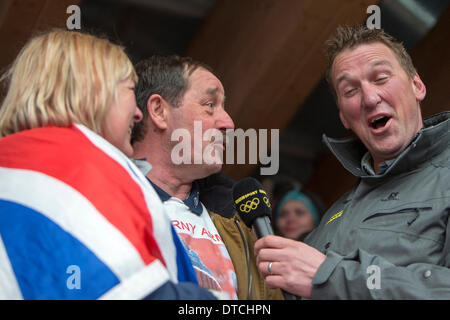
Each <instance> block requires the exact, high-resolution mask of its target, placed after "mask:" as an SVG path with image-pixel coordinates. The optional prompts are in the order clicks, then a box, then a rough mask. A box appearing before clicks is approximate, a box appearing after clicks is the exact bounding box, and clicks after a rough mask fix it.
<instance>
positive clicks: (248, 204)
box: [233, 178, 297, 300]
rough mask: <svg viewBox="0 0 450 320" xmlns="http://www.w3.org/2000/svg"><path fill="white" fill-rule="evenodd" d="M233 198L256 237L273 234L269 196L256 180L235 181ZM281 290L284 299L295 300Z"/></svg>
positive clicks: (237, 208) (291, 295)
mask: <svg viewBox="0 0 450 320" xmlns="http://www.w3.org/2000/svg"><path fill="white" fill-rule="evenodd" d="M233 200H234V205H235V208H236V210H237V212H238V213H239V215H240V216H241V219H242V220H243V221H244V223H245V224H246V225H247V227H249V228H252V227H253V230H255V234H256V237H257V238H258V239H260V238H262V237H265V236H268V235H272V234H273V229H272V224H271V223H270V217H271V215H272V209H271V207H270V201H269V196H268V195H267V193H266V192H265V191H264V189H263V187H262V185H261V183H260V182H259V181H258V180H256V179H254V178H245V179H242V180H241V181H239V182H236V183H235V184H234V186H233ZM282 292H283V296H284V298H285V299H286V300H297V298H296V296H295V295H293V294H290V293H287V292H285V291H284V290H282Z"/></svg>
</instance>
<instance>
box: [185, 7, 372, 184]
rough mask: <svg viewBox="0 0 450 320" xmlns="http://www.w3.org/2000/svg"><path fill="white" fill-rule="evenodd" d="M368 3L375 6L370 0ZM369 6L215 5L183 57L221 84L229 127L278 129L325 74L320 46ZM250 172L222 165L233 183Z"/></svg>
mask: <svg viewBox="0 0 450 320" xmlns="http://www.w3.org/2000/svg"><path fill="white" fill-rule="evenodd" d="M375 3H376V1H375ZM371 4H374V1H373V0H370V1H368V0H364V1H360V0H351V1H339V0H324V1H315V0H302V1H298V0H284V1H272V0H248V1H228V0H218V1H217V3H216V5H215V7H214V8H213V9H212V12H211V14H210V16H209V17H208V18H207V20H206V22H205V24H204V25H203V26H202V28H201V30H200V31H199V33H198V34H197V35H196V37H195V38H194V40H193V41H192V43H191V45H190V46H189V49H188V50H187V54H188V55H190V56H193V57H194V58H197V59H199V60H201V61H203V62H206V63H207V64H209V65H211V66H212V67H213V69H214V70H215V71H216V73H217V74H218V76H219V77H220V79H221V80H222V82H223V84H224V86H225V90H226V95H227V108H228V110H229V113H230V115H231V116H232V118H233V119H234V121H235V124H236V127H239V128H243V129H244V130H245V129H247V128H255V129H259V128H269V129H270V128H277V129H283V128H284V127H285V126H286V125H287V123H288V122H289V120H290V119H291V118H292V116H293V115H294V114H295V113H296V111H297V109H298V107H299V106H300V105H301V104H302V102H303V101H304V99H305V98H306V97H307V96H308V95H309V93H310V92H311V90H312V89H313V88H314V87H315V85H316V84H317V82H318V81H319V79H320V78H321V76H322V75H323V72H324V69H325V59H324V56H323V43H324V41H325V40H326V39H327V38H328V37H329V36H330V35H331V34H332V33H334V31H335V29H336V27H337V26H338V25H339V24H355V23H359V22H362V21H364V19H365V18H366V17H367V14H366V10H367V7H368V6H369V5H371ZM253 170H254V166H239V165H234V166H227V168H226V169H225V172H226V173H227V174H229V175H231V176H232V177H234V178H236V179H238V178H242V177H244V176H247V175H249V174H250V173H251V172H252V171H253Z"/></svg>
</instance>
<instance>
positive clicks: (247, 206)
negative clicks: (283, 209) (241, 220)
mask: <svg viewBox="0 0 450 320" xmlns="http://www.w3.org/2000/svg"><path fill="white" fill-rule="evenodd" d="M258 204H259V199H258V198H253V199H252V200H248V201H247V202H246V203H243V204H241V206H240V207H239V210H241V211H242V212H245V213H249V212H250V210H255V209H256V208H258Z"/></svg>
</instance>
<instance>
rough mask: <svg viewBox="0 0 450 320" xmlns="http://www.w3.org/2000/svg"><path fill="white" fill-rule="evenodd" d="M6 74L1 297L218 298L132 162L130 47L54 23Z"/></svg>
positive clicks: (0, 178) (0, 137) (0, 147)
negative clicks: (199, 279)
mask: <svg viewBox="0 0 450 320" xmlns="http://www.w3.org/2000/svg"><path fill="white" fill-rule="evenodd" d="M2 80H3V81H4V82H5V83H6V84H7V85H8V91H7V94H6V97H5V98H4V100H3V103H2V105H1V107H0V275H1V276H0V288H1V289H0V299H1V298H3V299H22V298H23V299H97V298H104V299H114V298H121V299H141V298H145V297H147V298H156V299H158V298H163V299H172V298H190V299H195V298H207V299H210V298H213V295H211V293H210V292H208V291H206V290H203V289H201V288H199V287H197V286H196V285H194V284H193V283H195V282H196V279H195V276H194V273H193V270H192V265H191V264H190V262H189V258H188V257H187V255H186V253H185V251H184V250H183V248H182V245H181V244H180V242H179V239H178V238H177V236H176V234H175V232H174V231H173V228H172V227H171V224H170V221H169V220H168V218H167V217H166V215H165V213H164V209H163V207H162V203H161V201H160V200H159V198H158V196H157V194H156V193H155V191H154V189H153V188H152V187H151V186H150V185H149V184H148V183H147V182H146V179H145V177H144V176H143V175H142V174H141V173H140V171H139V170H138V169H137V168H136V167H135V166H134V164H133V163H132V162H131V161H130V160H129V159H128V157H130V156H131V155H132V154H133V149H132V147H131V145H130V133H131V130H132V128H133V125H134V124H135V123H136V122H138V121H140V120H141V118H142V114H141V112H140V111H139V109H138V108H137V106H136V101H135V96H134V84H135V82H136V81H137V76H136V73H135V71H134V68H133V65H132V64H131V62H130V60H129V59H128V57H127V55H126V54H125V53H124V51H123V49H122V48H121V47H119V46H117V45H114V44H112V43H111V42H109V41H108V40H105V39H100V38H97V37H95V36H92V35H87V34H82V33H79V32H68V31H63V30H55V31H51V32H48V33H45V34H42V35H39V36H36V37H34V38H33V39H31V40H30V41H29V42H28V43H27V44H26V45H25V47H24V48H23V49H22V51H21V52H20V53H19V55H18V56H17V58H16V60H15V61H14V63H13V65H12V66H11V68H10V69H9V70H8V71H7V72H6V73H5V74H4V76H3V77H2Z"/></svg>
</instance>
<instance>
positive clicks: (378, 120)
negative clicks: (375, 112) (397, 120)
mask: <svg viewBox="0 0 450 320" xmlns="http://www.w3.org/2000/svg"><path fill="white" fill-rule="evenodd" d="M390 119H391V117H389V116H378V117H375V118H373V119H372V120H370V121H369V127H371V128H372V129H374V130H377V131H378V130H380V129H383V128H384V127H385V126H386V124H387V122H388V121H389V120H390Z"/></svg>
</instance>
